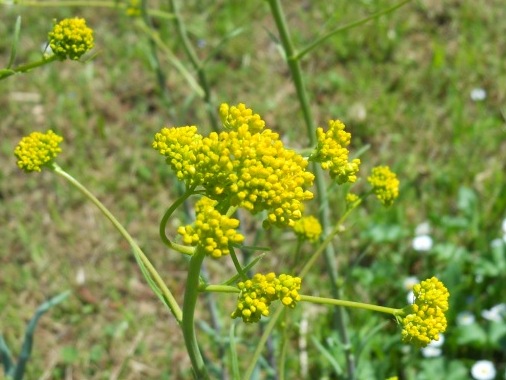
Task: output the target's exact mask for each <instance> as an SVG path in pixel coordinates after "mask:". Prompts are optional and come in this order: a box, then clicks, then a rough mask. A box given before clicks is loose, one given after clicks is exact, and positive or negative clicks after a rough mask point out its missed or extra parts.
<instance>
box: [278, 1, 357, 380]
mask: <svg viewBox="0 0 506 380" xmlns="http://www.w3.org/2000/svg"><path fill="white" fill-rule="evenodd" d="M268 3H269V5H270V8H271V13H272V15H273V18H274V21H275V23H276V27H277V29H278V32H279V35H280V39H281V43H282V45H283V48H284V50H285V54H286V59H287V64H288V68H289V70H290V73H291V75H292V79H293V82H294V85H295V89H296V92H297V97H298V99H299V103H300V106H301V109H302V113H303V115H304V120H305V123H306V131H307V136H308V140H309V143H310V145H311V146H314V145H315V144H316V125H315V122H314V119H313V116H312V114H311V108H310V105H309V99H308V95H307V91H306V88H305V85H304V80H303V75H302V69H301V66H300V59H299V58H298V55H297V53H296V51H295V48H294V46H293V43H292V39H291V35H290V32H289V30H288V25H287V22H286V19H285V16H284V12H283V9H282V7H281V3H280V0H268ZM313 167H314V173H315V181H316V193H317V197H318V198H319V204H320V213H319V219H320V223H321V224H322V229H323V233H324V236H327V239H326V244H325V246H324V248H323V249H324V250H325V262H326V267H327V272H328V274H329V277H330V280H331V281H330V286H331V291H332V295H333V297H334V298H340V290H339V288H338V286H337V266H336V261H335V252H334V247H333V246H332V244H331V240H332V237H331V235H332V234H331V233H330V232H331V229H332V228H331V226H330V220H331V218H330V216H331V215H330V207H329V202H328V196H327V192H326V185H325V180H324V177H323V170H322V168H321V167H320V166H319V165H316V164H314V165H313ZM323 249H322V251H323ZM315 260H316V259H315ZM313 262H314V261H313ZM311 265H312V264H311ZM308 268H309V267H307V268H305V269H308ZM303 271H304V269H303ZM334 316H335V318H334V321H335V324H336V327H337V329H338V331H339V335H340V338H341V342H342V344H343V346H344V350H345V355H346V364H347V369H348V378H349V379H350V380H353V379H354V378H355V359H354V356H353V353H352V352H351V350H350V347H351V345H350V341H349V337H348V332H347V330H346V325H345V322H344V311H343V310H342V309H341V308H336V309H335V311H334Z"/></svg>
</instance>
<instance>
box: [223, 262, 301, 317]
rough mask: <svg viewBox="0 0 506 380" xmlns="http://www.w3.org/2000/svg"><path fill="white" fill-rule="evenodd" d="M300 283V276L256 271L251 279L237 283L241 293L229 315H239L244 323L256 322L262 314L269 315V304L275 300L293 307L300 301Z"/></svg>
mask: <svg viewBox="0 0 506 380" xmlns="http://www.w3.org/2000/svg"><path fill="white" fill-rule="evenodd" d="M300 285H301V279H300V277H292V276H290V275H287V274H280V275H279V277H276V274H275V273H274V272H271V273H268V274H266V275H263V274H260V273H257V274H255V276H253V278H252V279H250V280H246V281H244V282H240V283H239V284H238V285H237V286H238V287H239V289H240V290H241V293H240V295H239V299H238V301H237V308H236V309H235V311H234V312H233V313H232V314H231V317H232V318H239V317H241V318H242V320H243V321H244V322H245V323H255V322H258V321H259V320H260V318H261V317H262V316H264V317H267V316H268V315H269V306H270V304H271V303H272V302H273V301H275V300H280V301H281V303H282V304H283V305H285V306H287V307H290V308H292V309H293V308H294V307H295V306H296V304H297V302H298V301H300V295H299V292H298V291H299V289H300Z"/></svg>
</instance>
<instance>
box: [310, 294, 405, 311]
mask: <svg viewBox="0 0 506 380" xmlns="http://www.w3.org/2000/svg"><path fill="white" fill-rule="evenodd" d="M300 300H301V301H305V302H311V303H317V304H322V305H332V306H343V307H353V308H357V309H364V310H371V311H377V312H380V313H386V314H392V315H399V313H402V309H394V308H392V307H385V306H378V305H372V304H368V303H362V302H354V301H345V300H338V299H334V298H324V297H314V296H306V295H304V294H301V295H300Z"/></svg>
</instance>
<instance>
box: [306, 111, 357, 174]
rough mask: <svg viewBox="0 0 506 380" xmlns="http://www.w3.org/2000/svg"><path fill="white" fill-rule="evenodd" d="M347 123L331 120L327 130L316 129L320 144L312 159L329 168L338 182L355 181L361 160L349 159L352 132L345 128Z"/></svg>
mask: <svg viewBox="0 0 506 380" xmlns="http://www.w3.org/2000/svg"><path fill="white" fill-rule="evenodd" d="M344 128H345V125H344V124H343V123H342V122H341V121H340V120H329V123H328V130H327V132H324V131H323V128H317V129H316V138H317V140H318V145H317V147H316V150H315V152H314V153H313V154H312V157H311V160H312V161H316V162H319V163H320V164H321V166H322V168H323V170H329V172H330V176H331V178H333V179H335V180H336V182H337V183H338V184H343V183H346V182H350V183H354V182H355V181H356V180H357V173H358V170H359V166H360V160H359V159H358V158H355V159H354V160H352V161H348V155H349V151H348V149H347V146H348V145H350V141H351V134H350V133H348V132H346V131H345V130H344Z"/></svg>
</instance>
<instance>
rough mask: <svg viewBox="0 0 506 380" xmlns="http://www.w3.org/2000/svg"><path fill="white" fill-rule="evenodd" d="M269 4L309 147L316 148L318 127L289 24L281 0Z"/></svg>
mask: <svg viewBox="0 0 506 380" xmlns="http://www.w3.org/2000/svg"><path fill="white" fill-rule="evenodd" d="M268 3H269V6H270V7H271V13H272V16H273V18H274V21H275V23H276V27H277V29H278V32H279V37H280V39H281V44H282V45H283V49H284V50H285V55H286V62H287V64H288V68H289V69H290V73H291V75H292V79H293V82H294V85H295V89H296V91H297V97H298V98H299V102H300V105H301V110H302V114H303V116H304V121H305V123H306V129H307V135H308V138H309V145H310V146H314V145H315V143H316V133H315V131H316V126H315V124H314V120H313V116H312V115H311V107H310V105H309V98H308V95H307V91H306V88H305V85H304V80H303V76H302V69H301V67H300V62H299V60H298V59H297V55H296V52H295V48H294V46H293V43H292V38H291V36H290V32H289V30H288V24H287V22H286V20H285V14H284V12H283V9H282V8H281V3H280V1H279V0H268Z"/></svg>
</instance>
